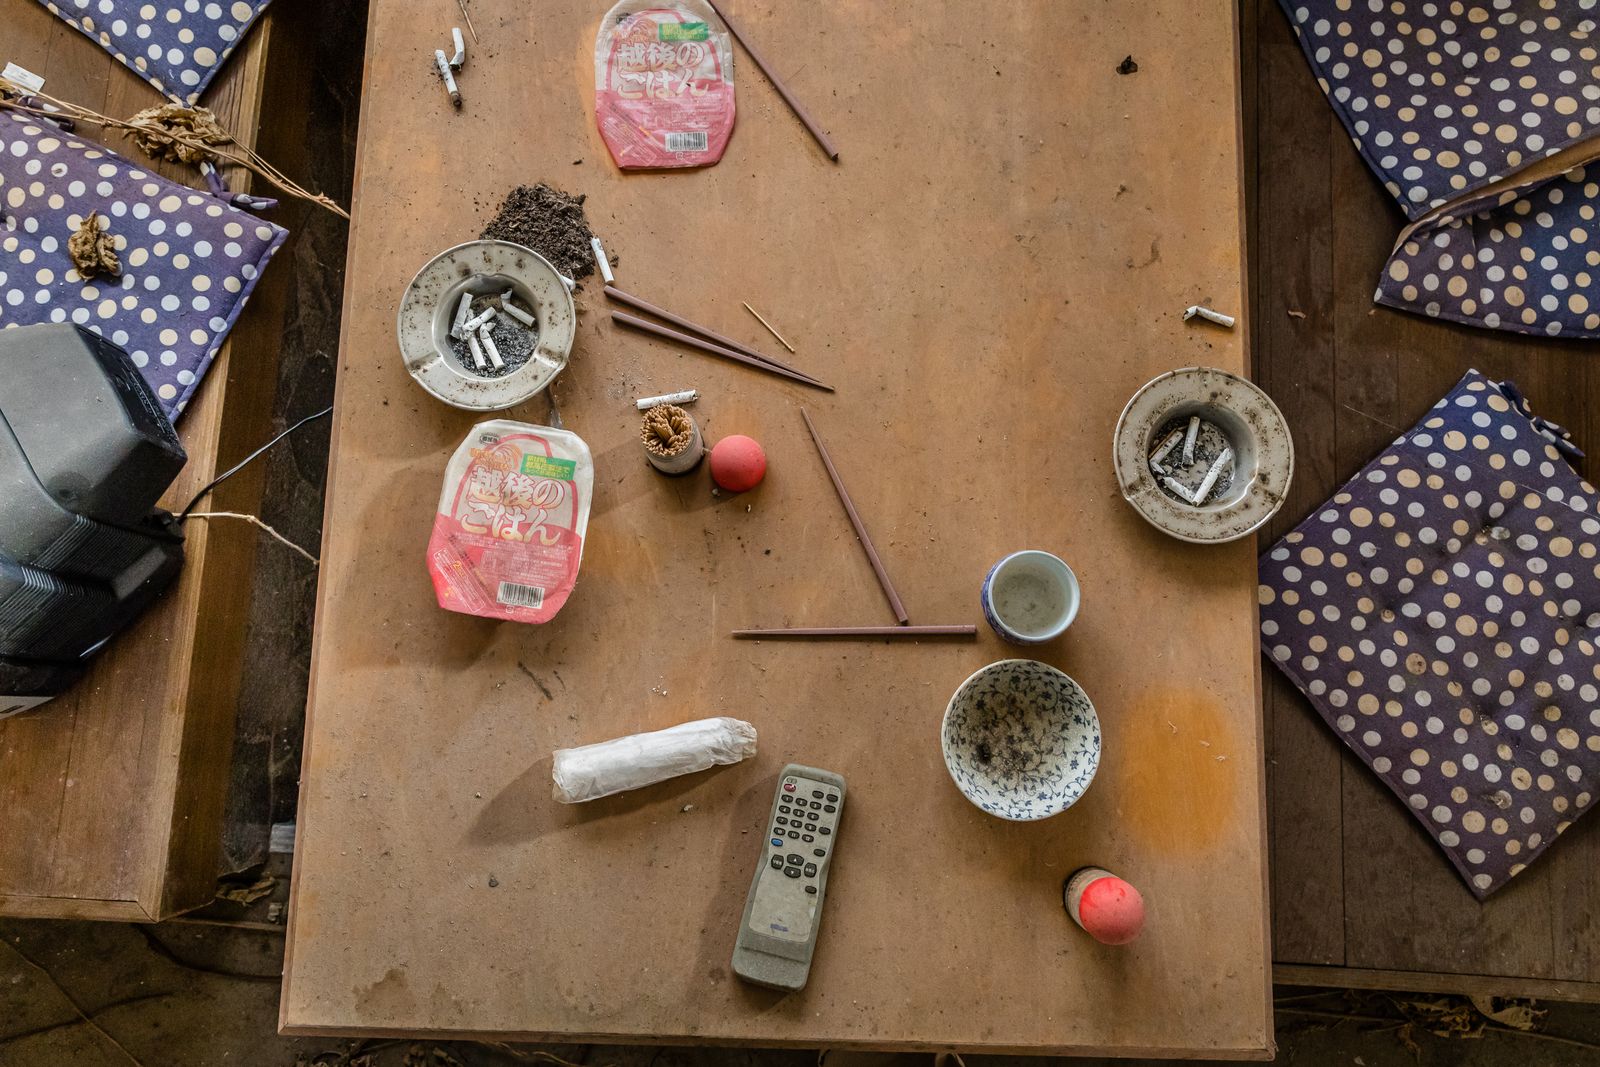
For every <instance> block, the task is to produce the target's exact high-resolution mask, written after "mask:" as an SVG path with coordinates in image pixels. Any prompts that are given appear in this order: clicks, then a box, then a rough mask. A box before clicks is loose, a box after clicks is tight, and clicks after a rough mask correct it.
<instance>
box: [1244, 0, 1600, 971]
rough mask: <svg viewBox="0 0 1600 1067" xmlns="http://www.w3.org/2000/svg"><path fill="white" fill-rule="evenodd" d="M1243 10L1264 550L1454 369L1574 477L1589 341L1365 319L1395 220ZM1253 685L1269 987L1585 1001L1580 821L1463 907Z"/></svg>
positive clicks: (1280, 683) (1593, 862) (1585, 870)
mask: <svg viewBox="0 0 1600 1067" xmlns="http://www.w3.org/2000/svg"><path fill="white" fill-rule="evenodd" d="M1243 8H1244V12H1245V20H1244V24H1245V42H1246V48H1245V51H1246V55H1247V57H1249V60H1250V62H1249V63H1248V65H1247V71H1246V73H1247V78H1246V90H1247V91H1246V100H1247V104H1248V105H1250V106H1249V107H1247V113H1248V114H1249V116H1250V121H1247V125H1246V129H1247V134H1248V143H1249V145H1250V147H1252V148H1253V149H1254V159H1253V160H1252V161H1251V165H1249V166H1248V167H1247V173H1249V174H1252V175H1253V176H1254V181H1253V183H1252V184H1251V185H1250V187H1249V191H1250V194H1251V198H1252V202H1253V208H1254V219H1255V225H1254V226H1253V227H1252V238H1253V242H1252V246H1251V257H1250V258H1251V264H1252V267H1253V268H1254V269H1253V272H1252V273H1253V276H1254V279H1255V281H1256V286H1257V288H1256V289H1255V292H1254V293H1253V297H1254V299H1252V301H1251V305H1252V307H1253V309H1254V312H1255V316H1256V318H1255V324H1254V325H1255V331H1254V353H1253V355H1254V361H1255V366H1256V373H1257V379H1258V380H1259V381H1260V382H1261V384H1262V386H1263V387H1264V388H1265V389H1266V390H1267V391H1268V392H1269V393H1270V394H1272V396H1273V398H1274V399H1275V400H1276V401H1277V402H1278V404H1279V406H1280V407H1282V408H1283V411H1284V414H1285V415H1287V416H1288V418H1289V422H1290V425H1291V426H1293V427H1294V435H1295V446H1296V448H1295V451H1296V460H1297V465H1298V469H1297V470H1296V472H1295V484H1294V486H1293V487H1292V489H1291V493H1290V499H1289V500H1288V502H1287V503H1286V504H1285V506H1284V508H1283V511H1282V512H1281V513H1280V514H1279V515H1278V517H1277V519H1276V520H1275V522H1274V524H1273V526H1272V527H1271V528H1270V529H1269V530H1268V531H1267V533H1268V536H1269V537H1271V538H1276V537H1278V536H1280V535H1281V534H1283V533H1285V532H1287V531H1288V530H1289V529H1290V528H1292V527H1293V526H1294V525H1295V524H1297V523H1298V522H1299V521H1300V520H1301V519H1302V518H1304V517H1305V516H1306V515H1307V514H1308V513H1310V512H1311V511H1312V510H1313V509H1314V508H1315V507H1316V506H1317V505H1318V504H1320V503H1321V502H1322V501H1324V500H1326V499H1327V498H1328V497H1329V496H1330V495H1331V494H1332V493H1333V492H1334V491H1335V490H1336V489H1337V487H1338V486H1339V485H1341V484H1342V483H1343V482H1344V481H1345V480H1346V479H1348V478H1349V477H1350V476H1352V475H1353V474H1355V472H1356V471H1357V470H1359V469H1360V468H1361V466H1362V465H1364V464H1365V463H1367V462H1368V461H1369V460H1370V459H1371V458H1372V457H1373V456H1374V455H1376V454H1377V453H1378V452H1380V451H1382V449H1383V448H1384V447H1386V446H1387V445H1388V444H1389V442H1390V441H1392V440H1393V439H1394V438H1395V437H1397V436H1398V435H1399V434H1400V433H1401V432H1402V431H1404V430H1405V429H1406V428H1408V427H1410V426H1411V425H1412V424H1413V423H1415V422H1416V420H1417V419H1419V418H1421V417H1422V415H1423V413H1424V412H1426V411H1427V410H1428V408H1430V407H1431V406H1432V405H1433V404H1434V402H1435V401H1437V400H1438V399H1439V397H1441V396H1443V395H1444V394H1445V393H1446V392H1447V391H1448V390H1449V389H1450V387H1451V386H1452V385H1454V384H1455V382H1456V381H1457V380H1458V379H1459V378H1460V377H1461V375H1462V374H1463V373H1465V372H1466V370H1467V369H1468V368H1471V367H1476V368H1478V369H1479V370H1482V371H1483V372H1484V373H1486V374H1489V375H1491V376H1492V377H1495V378H1510V379H1511V380H1513V381H1515V382H1517V384H1518V385H1520V386H1521V387H1522V389H1523V391H1524V392H1525V393H1526V394H1527V396H1528V399H1529V401H1530V402H1531V403H1532V404H1533V406H1534V410H1535V411H1536V412H1538V413H1539V414H1540V415H1543V416H1545V417H1547V418H1550V419H1553V420H1555V421H1556V422H1558V423H1560V424H1562V425H1564V426H1566V427H1567V428H1568V429H1569V430H1571V431H1572V433H1573V435H1574V437H1575V439H1576V440H1577V442H1578V444H1579V445H1580V446H1582V447H1584V448H1586V449H1588V450H1589V454H1590V457H1591V458H1590V459H1589V460H1588V461H1587V466H1585V465H1584V464H1582V463H1580V465H1579V469H1580V470H1587V472H1588V476H1589V478H1590V479H1591V480H1593V478H1594V471H1595V465H1594V462H1595V461H1594V459H1593V456H1594V455H1595V450H1596V449H1597V448H1600V363H1597V362H1596V361H1595V358H1594V350H1593V347H1594V346H1593V345H1592V344H1584V343H1581V342H1573V341H1555V340H1541V339H1535V338H1531V337H1521V336H1516V335H1512V334H1507V333H1498V332H1493V331H1489V330H1477V329H1470V328H1467V327H1463V326H1456V325H1452V324H1449V323H1445V322H1440V321H1436V320H1430V319H1426V318H1423V317H1420V316H1416V315H1407V314H1403V313H1400V312H1397V311H1393V310H1390V309H1387V308H1379V307H1375V306H1374V305H1373V303H1372V290H1373V287H1374V285H1375V284H1376V278H1377V277H1378V273H1379V271H1380V270H1382V268H1383V265H1384V262H1385V261H1386V259H1387V257H1388V254H1389V250H1390V249H1391V248H1392V247H1393V243H1394V237H1395V234H1397V233H1398V232H1399V231H1400V228H1401V227H1402V226H1403V225H1404V219H1403V218H1402V217H1401V215H1400V212H1399V210H1398V209H1397V208H1396V207H1395V204H1394V201H1393V200H1392V199H1391V198H1390V197H1389V195H1388V194H1387V193H1386V192H1384V191H1383V189H1382V187H1381V186H1380V184H1379V183H1378V181H1377V180H1376V179H1375V178H1374V177H1373V176H1372V173H1371V172H1370V171H1369V170H1368V169H1367V167H1366V165H1365V164H1364V163H1363V162H1362V161H1361V158H1360V156H1359V155H1358V154H1357V152H1356V149H1355V147H1354V146H1353V145H1352V144H1351V143H1350V139H1349V137H1348V136H1347V135H1346V133H1345V132H1344V129H1343V127H1342V126H1340V124H1339V122H1338V119H1337V118H1336V117H1335V116H1334V114H1333V110H1332V109H1331V108H1330V107H1329V106H1328V104H1327V101H1326V100H1325V99H1324V97H1323V95H1322V92H1321V90H1319V89H1318V88H1317V83H1316V80H1315V78H1314V77H1313V76H1312V73H1311V70H1310V68H1309V67H1308V66H1307V64H1306V60H1305V56H1304V55H1302V54H1301V51H1300V47H1299V45H1298V44H1297V43H1296V41H1295V39H1294V36H1293V34H1292V33H1291V32H1290V30H1289V25H1288V20H1287V19H1285V18H1284V15H1283V12H1282V10H1281V9H1280V8H1279V6H1278V4H1277V3H1276V0H1246V2H1245V3H1244V5H1243ZM1291 312H1295V313H1298V314H1299V317H1295V315H1294V314H1291ZM1263 543H1267V542H1266V541H1264V542H1263ZM1267 674H1268V680H1267V685H1266V687H1265V699H1266V717H1267V726H1268V729H1267V734H1268V749H1269V756H1270V760H1269V763H1268V781H1269V787H1270V788H1269V797H1270V802H1271V810H1272V824H1273V826H1272V846H1271V854H1272V881H1273V893H1272V899H1273V904H1274V907H1273V916H1272V918H1273V958H1274V959H1276V960H1277V961H1278V965H1279V966H1278V968H1277V976H1278V979H1279V980H1280V981H1287V982H1296V983H1301V984H1326V985H1356V986H1373V987H1377V988H1384V989H1408V990H1440V991H1446V992H1458V993H1500V994H1515V995H1523V996H1538V997H1555V998H1566V999H1583V1000H1600V924H1596V923H1595V922H1593V921H1592V916H1593V914H1594V909H1595V906H1596V902H1597V901H1600V820H1597V819H1596V818H1595V817H1594V816H1590V817H1589V818H1587V819H1584V820H1582V821H1580V822H1579V823H1577V824H1576V825H1575V826H1573V828H1572V829H1571V830H1569V831H1568V832H1567V833H1565V834H1563V835H1562V836H1561V841H1560V843H1559V844H1558V845H1556V846H1555V847H1553V848H1551V849H1550V851H1549V852H1548V853H1547V854H1545V855H1544V856H1542V857H1541V858H1540V859H1539V862H1538V863H1536V864H1534V865H1533V866H1531V867H1530V868H1529V869H1528V870H1527V871H1526V872H1524V873H1523V874H1520V875H1518V876H1517V877H1516V878H1515V879H1514V880H1513V881H1512V882H1511V884H1510V885H1508V886H1507V887H1506V888H1504V889H1502V890H1501V891H1500V892H1498V893H1496V894H1495V895H1494V896H1493V897H1491V898H1490V899H1489V900H1487V901H1484V902H1481V903H1480V902H1479V901H1478V900H1477V899H1476V898H1474V897H1473V896H1472V894H1471V893H1470V892H1469V891H1468V890H1467V888H1466V887H1465V886H1464V885H1463V884H1462V882H1461V879H1460V877H1459V876H1458V875H1457V874H1456V872H1455V870H1454V869H1453V868H1452V867H1451V866H1450V864H1449V863H1448V862H1447V861H1446V860H1445V859H1444V857H1443V856H1442V855H1441V854H1440V852H1439V850H1438V847H1437V846H1436V845H1435V844H1434V843H1433V841H1432V840H1431V839H1430V838H1429V837H1428V836H1427V835H1426V834H1425V833H1424V832H1423V831H1422V829H1421V827H1420V826H1418V825H1417V823H1416V821H1415V820H1414V819H1413V818H1412V816H1411V814H1410V813H1409V812H1408V811H1406V810H1405V809H1404V807H1403V806H1402V805H1401V804H1400V803H1399V802H1398V801H1396V800H1395V798H1394V796H1393V795H1392V794H1391V793H1390V792H1389V790H1388V789H1387V788H1385V787H1384V786H1383V785H1382V783H1380V782H1379V781H1378V779H1377V778H1376V777H1375V776H1374V775H1373V774H1372V773H1371V771H1369V770H1368V769H1367V768H1366V767H1365V766H1363V765H1362V764H1361V763H1360V762H1359V761H1358V760H1356V759H1355V758H1354V757H1353V756H1352V755H1351V754H1350V753H1349V752H1348V751H1347V750H1346V748H1345V746H1344V745H1343V744H1341V743H1340V742H1339V740H1338V738H1337V737H1335V736H1334V734H1333V733H1332V732H1331V731H1330V730H1329V729H1328V728H1327V727H1326V726H1325V725H1324V724H1323V722H1322V720H1321V719H1320V718H1319V717H1318V716H1317V715H1316V713H1315V712H1314V711H1312V709H1311V708H1310V706H1309V705H1308V704H1307V703H1306V702H1305V700H1304V698H1302V697H1301V696H1300V694H1299V693H1298V692H1297V691H1296V690H1295V689H1294V687H1293V686H1292V685H1290V684H1289V682H1288V681H1287V680H1286V679H1284V678H1283V676H1282V675H1281V674H1279V673H1278V671H1277V670H1275V669H1273V668H1271V667H1268V668H1267Z"/></svg>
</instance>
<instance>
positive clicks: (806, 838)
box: [800, 834, 816, 845]
mask: <svg viewBox="0 0 1600 1067" xmlns="http://www.w3.org/2000/svg"><path fill="white" fill-rule="evenodd" d="M800 840H802V841H804V842H805V843H806V844H808V845H809V844H810V843H811V842H813V841H815V840H816V838H814V837H812V836H811V835H810V834H801V835H800Z"/></svg>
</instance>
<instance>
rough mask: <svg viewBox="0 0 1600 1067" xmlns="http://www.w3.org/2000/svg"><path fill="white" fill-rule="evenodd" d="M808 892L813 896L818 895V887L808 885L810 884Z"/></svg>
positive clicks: (807, 887) (807, 888)
mask: <svg viewBox="0 0 1600 1067" xmlns="http://www.w3.org/2000/svg"><path fill="white" fill-rule="evenodd" d="M806 892H807V893H810V894H811V895H812V896H816V895H817V887H816V886H814V885H808V886H806Z"/></svg>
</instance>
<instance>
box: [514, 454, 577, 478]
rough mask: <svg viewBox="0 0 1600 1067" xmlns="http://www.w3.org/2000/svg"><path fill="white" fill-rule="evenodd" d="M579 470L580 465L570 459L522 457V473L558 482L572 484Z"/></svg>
mask: <svg viewBox="0 0 1600 1067" xmlns="http://www.w3.org/2000/svg"><path fill="white" fill-rule="evenodd" d="M577 469H578V464H577V463H576V462H574V461H573V460H570V459H551V458H550V457H549V456H523V457H522V473H523V474H532V475H534V476H535V477H539V478H554V479H556V480H557V481H562V482H570V481H572V478H573V475H574V474H575V473H576V472H577Z"/></svg>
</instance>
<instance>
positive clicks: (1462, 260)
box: [1374, 165, 1600, 338]
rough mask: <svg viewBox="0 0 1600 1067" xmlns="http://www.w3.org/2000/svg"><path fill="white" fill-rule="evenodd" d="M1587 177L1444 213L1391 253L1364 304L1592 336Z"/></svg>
mask: <svg viewBox="0 0 1600 1067" xmlns="http://www.w3.org/2000/svg"><path fill="white" fill-rule="evenodd" d="M1594 170H1595V168H1594V166H1593V165H1591V166H1589V167H1575V168H1573V169H1572V170H1570V171H1567V172H1566V173H1565V174H1562V175H1559V176H1558V177H1556V178H1553V179H1551V180H1549V181H1547V182H1545V183H1543V184H1541V185H1538V186H1536V187H1533V188H1529V189H1523V190H1520V191H1509V192H1505V193H1501V194H1492V193H1491V194H1488V195H1486V196H1483V197H1479V198H1476V200H1471V201H1468V202H1466V203H1463V204H1459V205H1457V206H1454V207H1452V208H1451V209H1450V211H1449V212H1448V213H1446V214H1443V215H1440V216H1439V219H1438V220H1437V224H1435V223H1433V222H1430V223H1429V224H1427V225H1426V226H1424V227H1423V228H1420V229H1418V230H1417V231H1416V232H1415V233H1413V234H1411V235H1410V237H1408V238H1407V239H1406V240H1405V241H1404V242H1402V243H1401V245H1400V247H1399V248H1397V249H1395V251H1394V254H1393V255H1392V256H1391V257H1390V259H1389V262H1388V264H1387V265H1386V266H1385V267H1384V272H1383V276H1382V277H1381V278H1379V280H1378V291H1377V293H1376V295H1375V297H1374V299H1376V300H1377V302H1378V303H1380V304H1388V305H1390V306H1391V307H1398V308H1401V309H1403V310H1406V311H1415V312H1420V313H1421V314H1424V315H1428V316H1431V317H1434V318H1444V319H1451V320H1454V321H1456V322H1464V323H1467V324H1468V325H1472V326H1485V327H1488V328H1491V329H1499V330H1509V331H1514V332H1516V333H1527V334H1535V335H1537V336H1541V337H1578V338H1592V337H1600V295H1597V294H1596V282H1597V280H1600V227H1597V225H1596V222H1595V212H1596V208H1597V206H1600V182H1597V181H1595V180H1594V178H1593V177H1592V176H1591V172H1592V171H1594Z"/></svg>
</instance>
